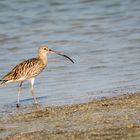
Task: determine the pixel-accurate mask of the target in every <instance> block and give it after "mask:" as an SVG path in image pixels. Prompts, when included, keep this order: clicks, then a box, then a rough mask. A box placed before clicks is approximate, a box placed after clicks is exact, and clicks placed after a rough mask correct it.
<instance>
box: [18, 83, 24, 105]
mask: <svg viewBox="0 0 140 140" xmlns="http://www.w3.org/2000/svg"><path fill="white" fill-rule="evenodd" d="M22 83H23V82H20V85H19V88H18V97H17V107H19V100H20V94H21V86H22Z"/></svg>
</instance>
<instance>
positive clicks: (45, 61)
mask: <svg viewBox="0 0 140 140" xmlns="http://www.w3.org/2000/svg"><path fill="white" fill-rule="evenodd" d="M38 58H39V59H40V61H41V62H42V63H43V64H44V65H46V64H47V63H48V57H47V54H45V53H41V54H39V55H38Z"/></svg>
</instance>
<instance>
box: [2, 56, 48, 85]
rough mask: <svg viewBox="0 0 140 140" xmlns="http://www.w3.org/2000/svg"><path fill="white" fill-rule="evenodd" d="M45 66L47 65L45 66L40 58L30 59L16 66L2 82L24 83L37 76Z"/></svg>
mask: <svg viewBox="0 0 140 140" xmlns="http://www.w3.org/2000/svg"><path fill="white" fill-rule="evenodd" d="M45 66H46V64H43V63H42V62H41V61H40V59H39V58H32V59H28V60H25V61H23V62H21V63H20V64H18V65H16V66H15V67H14V68H13V69H12V70H11V71H10V72H9V73H8V74H6V75H5V76H4V77H3V78H2V80H3V81H6V82H7V83H8V82H17V81H24V80H26V79H30V78H32V77H35V76H37V75H38V74H39V73H40V72H41V71H42V70H43V69H44V68H45Z"/></svg>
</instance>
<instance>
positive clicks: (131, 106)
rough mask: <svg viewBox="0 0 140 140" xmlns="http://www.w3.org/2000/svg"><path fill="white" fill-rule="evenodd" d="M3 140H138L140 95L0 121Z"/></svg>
mask: <svg viewBox="0 0 140 140" xmlns="http://www.w3.org/2000/svg"><path fill="white" fill-rule="evenodd" d="M0 137H1V139H3V140H19V139H20V140H90V139H93V140H110V139H111V140H116V139H119V140H122V139H123V140H126V139H127V140H139V139H140V94H139V93H136V94H131V95H123V96H118V97H111V98H102V99H99V100H94V101H91V102H88V103H82V104H76V105H65V106H61V107H46V108H41V107H36V108H35V107H34V108H33V109H32V111H30V112H23V113H22V112H20V113H15V114H13V115H9V116H8V117H6V118H5V117H4V116H3V117H1V118H0Z"/></svg>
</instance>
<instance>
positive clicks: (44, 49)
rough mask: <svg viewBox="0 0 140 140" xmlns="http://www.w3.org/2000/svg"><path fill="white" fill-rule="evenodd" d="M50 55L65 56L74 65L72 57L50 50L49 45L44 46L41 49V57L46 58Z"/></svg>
mask: <svg viewBox="0 0 140 140" xmlns="http://www.w3.org/2000/svg"><path fill="white" fill-rule="evenodd" d="M49 53H50V54H58V55H61V56H64V57H66V58H68V59H69V60H70V61H71V62H72V63H74V61H73V60H72V59H71V58H70V57H68V56H67V55H65V54H63V53H60V52H58V51H55V50H52V49H49V48H48V46H47V45H44V46H42V47H40V48H39V55H42V56H45V55H46V54H49Z"/></svg>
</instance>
